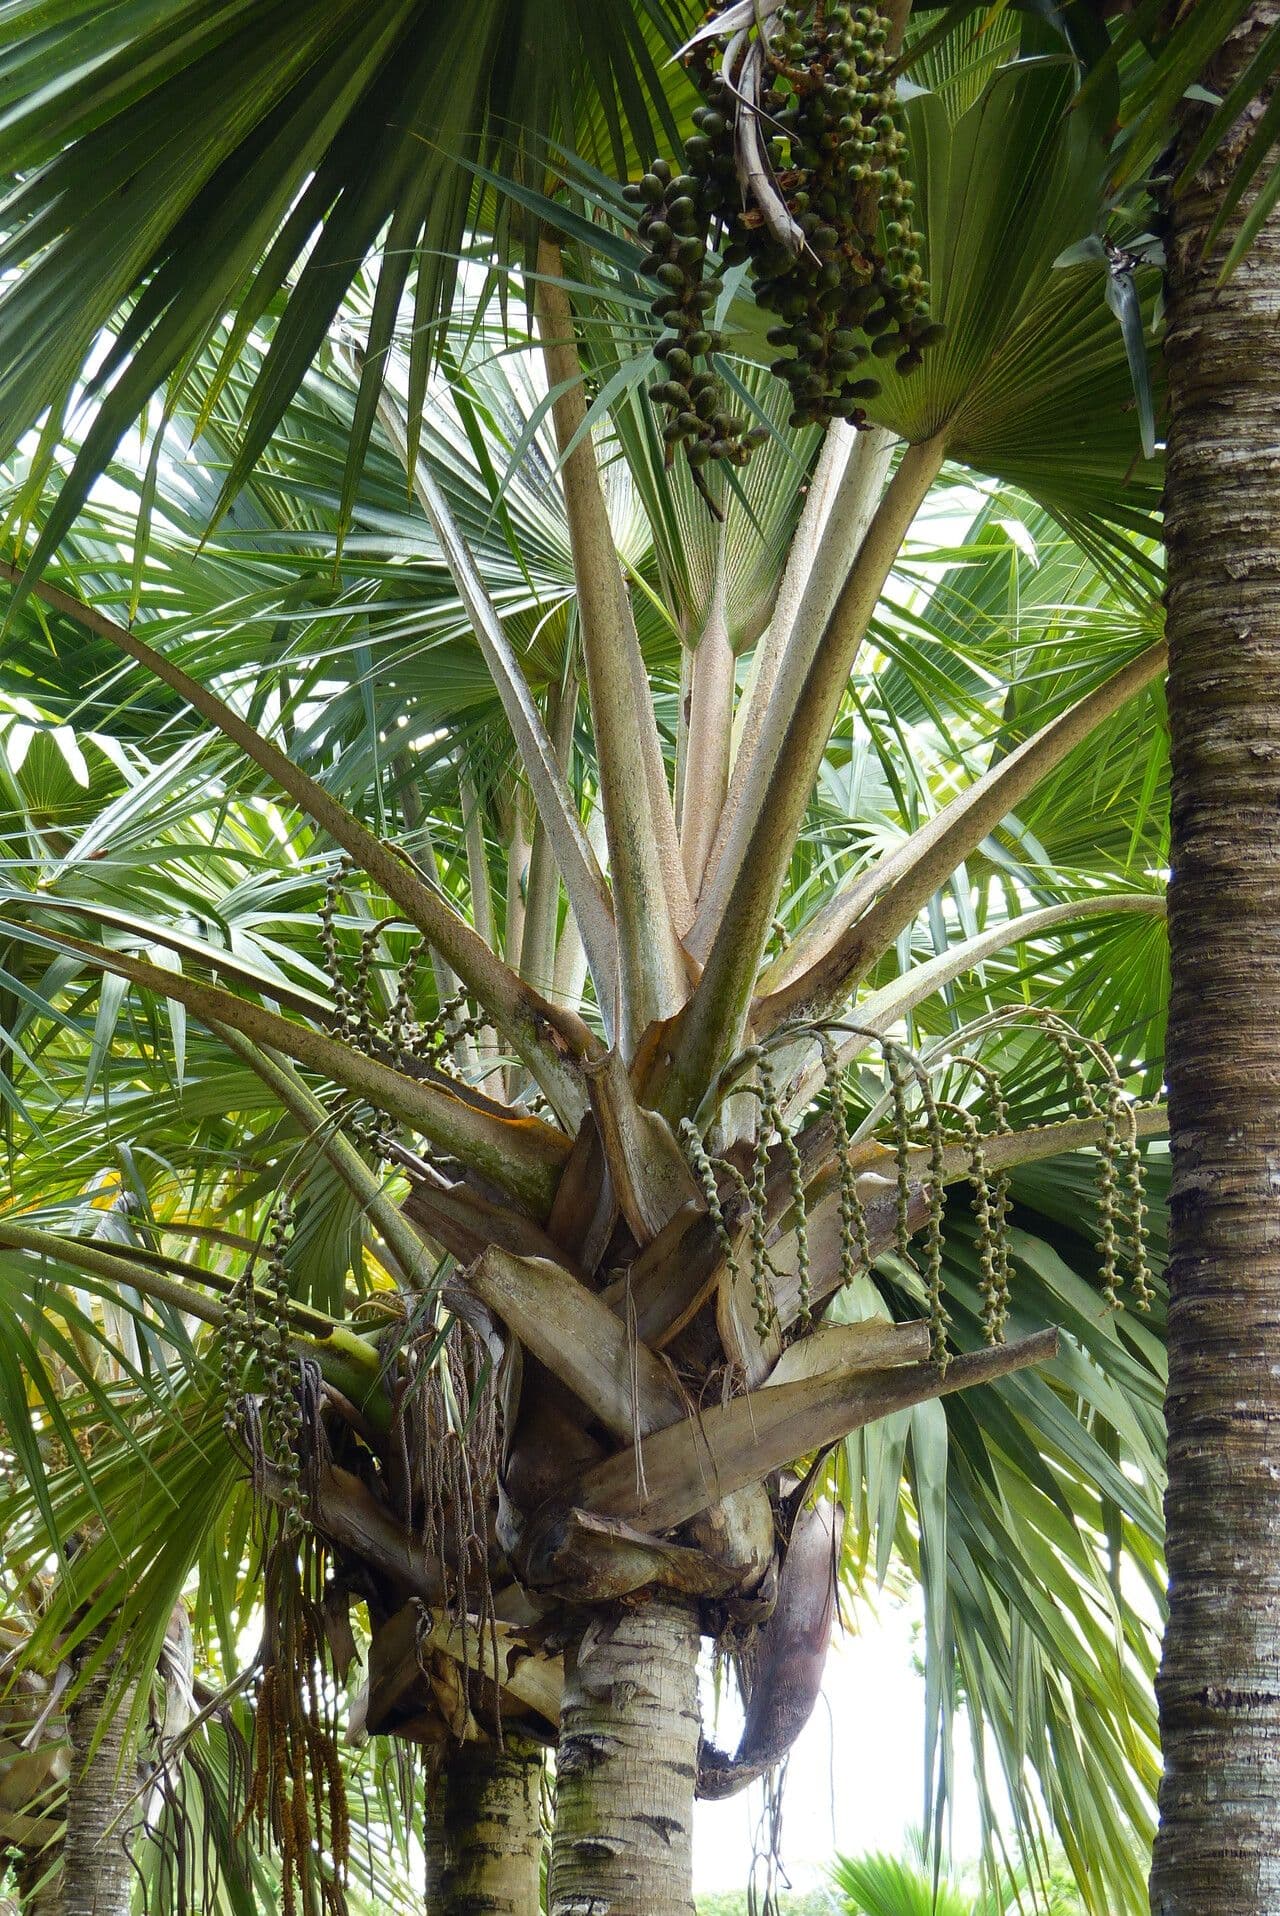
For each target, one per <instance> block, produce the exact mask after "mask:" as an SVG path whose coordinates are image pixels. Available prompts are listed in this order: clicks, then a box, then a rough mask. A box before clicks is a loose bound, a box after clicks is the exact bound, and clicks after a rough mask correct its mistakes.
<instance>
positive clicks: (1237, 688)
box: [1151, 0, 1280, 1916]
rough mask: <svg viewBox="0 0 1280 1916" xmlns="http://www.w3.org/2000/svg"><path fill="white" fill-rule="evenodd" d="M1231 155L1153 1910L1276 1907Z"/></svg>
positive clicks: (1263, 1198) (1189, 222)
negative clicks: (1230, 268) (1229, 271)
mask: <svg viewBox="0 0 1280 1916" xmlns="http://www.w3.org/2000/svg"><path fill="white" fill-rule="evenodd" d="M1278 17H1280V6H1277V5H1276V4H1274V3H1271V0H1269V3H1268V4H1265V5H1263V4H1259V5H1255V6H1254V7H1253V8H1252V9H1251V13H1250V15H1249V16H1248V18H1247V20H1246V22H1245V24H1244V30H1243V31H1242V33H1241V34H1240V35H1239V36H1238V37H1236V38H1233V40H1232V41H1231V42H1229V43H1228V45H1227V46H1226V47H1225V48H1224V49H1223V53H1222V57H1221V62H1220V65H1219V68H1218V70H1217V71H1216V72H1215V73H1214V74H1213V75H1212V76H1211V84H1212V85H1214V86H1215V87H1218V88H1222V87H1225V86H1226V85H1227V84H1229V82H1230V80H1231V78H1232V76H1233V75H1234V74H1235V73H1238V72H1239V71H1240V69H1241V64H1242V62H1243V61H1244V60H1245V59H1247V58H1248V57H1249V54H1250V52H1251V51H1252V50H1254V49H1256V46H1257V44H1258V41H1259V38H1260V36H1261V35H1262V34H1263V33H1265V32H1266V31H1267V30H1268V29H1269V28H1270V27H1271V26H1273V25H1274V24H1275V22H1276V20H1277V18H1278ZM1242 130H1243V129H1242ZM1184 150H1185V149H1184ZM1237 150H1238V148H1237ZM1233 158H1234V154H1233V152H1232V151H1227V152H1226V153H1224V154H1222V155H1220V156H1219V157H1218V159H1217V160H1216V161H1215V162H1213V163H1212V164H1211V166H1210V168H1209V169H1207V170H1206V172H1205V174H1204V175H1203V176H1202V178H1201V179H1200V180H1199V181H1198V182H1197V184H1196V185H1195V187H1194V188H1193V189H1192V190H1191V191H1190V192H1189V193H1188V194H1187V195H1186V196H1185V197H1183V198H1181V199H1180V200H1178V201H1177V202H1176V203H1175V205H1174V206H1173V208H1172V211H1171V231H1170V234H1169V283H1168V331H1167V340H1166V357H1167V362H1168V371H1169V397H1170V413H1171V419H1170V432H1169V456H1168V479H1167V492H1166V514H1167V542H1168V557H1169V586H1168V598H1167V602H1168V630H1169V644H1170V668H1169V706H1170V723H1171V730H1172V748H1173V767H1172V776H1173V786H1172V859H1171V862H1172V872H1173V876H1172V881H1171V884H1170V889H1169V938H1170V945H1171V948H1172V961H1173V983H1172V997H1171V1003H1170V1016H1169V1037H1168V1060H1169V1064H1168V1077H1169V1111H1170V1138H1171V1141H1172V1146H1173V1165H1174V1171H1173V1187H1172V1193H1171V1219H1170V1244H1171V1250H1172V1263H1171V1266H1170V1273H1169V1276H1170V1291H1171V1303H1170V1313H1169V1366H1170V1375H1169V1395H1168V1422H1169V1491H1168V1499H1167V1520H1168V1557H1169V1598H1170V1615H1169V1626H1168V1631H1167V1633H1166V1637H1165V1647H1164V1660H1163V1664H1162V1667H1161V1673H1160V1679H1159V1701H1160V1724H1161V1735H1162V1739H1163V1745H1164V1755H1165V1774H1164V1781H1163V1785H1162V1788H1161V1792H1160V1817H1161V1821H1160V1830H1159V1834H1158V1837H1157V1841H1156V1849H1155V1858H1154V1865H1153V1871H1152V1879H1151V1903H1152V1909H1153V1911H1154V1912H1155V1913H1156V1916H1272V1913H1273V1912H1274V1911H1276V1910H1278V1909H1280V698H1277V687H1278V686H1280V356H1277V350H1276V345H1277V339H1278V338H1280V214H1273V215H1272V217H1271V219H1270V220H1269V221H1268V222H1267V225H1266V226H1265V228H1264V230H1263V231H1262V233H1261V235H1260V236H1259V239H1258V241H1257V244H1256V245H1255V247H1254V249H1253V251H1252V253H1251V254H1250V256H1249V257H1248V258H1247V259H1246V260H1245V261H1244V262H1243V264H1242V265H1240V266H1239V267H1238V268H1237V270H1236V271H1235V273H1234V274H1233V276H1232V277H1231V279H1230V280H1228V281H1227V283H1226V284H1225V286H1221V287H1220V286H1219V285H1218V284H1217V278H1218V273H1219V270H1220V265H1221V260H1222V255H1223V251H1224V248H1223V247H1222V246H1219V247H1217V248H1216V249H1215V252H1214V253H1213V254H1212V255H1210V257H1209V258H1208V259H1205V258H1203V257H1202V251H1203V241H1204V237H1205V234H1206V230H1207V228H1208V226H1209V224H1210V222H1211V220H1212V218H1213V215H1214V212H1215V210H1216V207H1217V205H1218V203H1219V201H1220V198H1221V193H1222V189H1223V186H1224V183H1225V180H1226V178H1227V177H1228V175H1229V171H1230V166H1231V163H1232V160H1233ZM1175 170H1176V169H1175ZM1228 237H1229V236H1228Z"/></svg>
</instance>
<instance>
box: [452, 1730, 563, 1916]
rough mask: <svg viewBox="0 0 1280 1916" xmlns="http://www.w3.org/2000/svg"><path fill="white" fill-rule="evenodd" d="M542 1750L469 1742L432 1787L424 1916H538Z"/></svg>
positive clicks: (515, 1743)
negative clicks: (499, 1746) (425, 1913)
mask: <svg viewBox="0 0 1280 1916" xmlns="http://www.w3.org/2000/svg"><path fill="white" fill-rule="evenodd" d="M541 1787H542V1751H541V1749H540V1747H539V1746H538V1745H537V1744H536V1743H531V1742H528V1741H526V1740H525V1739H524V1738H522V1737H518V1736H516V1735H514V1734H513V1733H512V1732H510V1731H508V1732H507V1735H506V1737H505V1738H504V1742H503V1747H502V1749H498V1748H497V1747H496V1745H494V1744H492V1743H464V1744H462V1745H461V1746H460V1747H459V1748H457V1749H454V1750H451V1751H450V1753H449V1756H448V1759H447V1763H446V1766H445V1768H444V1770H443V1771H442V1772H441V1774H440V1775H439V1776H438V1777H437V1778H436V1779H435V1781H434V1783H433V1784H432V1785H431V1789H430V1794H429V1797H428V1806H427V1807H428V1814H427V1904H426V1907H427V1916H538V1910H539V1877H540V1872H541V1866H542V1821H541Z"/></svg>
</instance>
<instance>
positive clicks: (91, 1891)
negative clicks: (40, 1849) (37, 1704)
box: [62, 1664, 137, 1916]
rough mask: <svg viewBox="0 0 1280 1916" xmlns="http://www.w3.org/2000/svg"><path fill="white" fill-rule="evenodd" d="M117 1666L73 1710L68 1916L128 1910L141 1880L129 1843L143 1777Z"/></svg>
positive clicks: (91, 1684) (113, 1915) (96, 1679)
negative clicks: (116, 1684) (116, 1686)
mask: <svg viewBox="0 0 1280 1916" xmlns="http://www.w3.org/2000/svg"><path fill="white" fill-rule="evenodd" d="M111 1678H112V1672H111V1667H110V1665H109V1664H108V1665H105V1666H104V1667H102V1668H100V1669H99V1670H97V1671H96V1672H95V1673H94V1674H93V1675H91V1676H90V1677H89V1678H88V1679H87V1681H86V1682H85V1683H84V1684H83V1685H82V1687H81V1688H80V1690H79V1693H78V1694H77V1696H76V1699H75V1701H74V1703H72V1705H71V1707H70V1708H69V1710H68V1711H67V1736H68V1742H69V1744H70V1747H71V1770H70V1775H69V1776H68V1778H67V1826H66V1835H65V1837H64V1839H63V1850H62V1910H63V1916H128V1912H129V1903H130V1898H131V1895H132V1890H133V1885H134V1881H135V1878H134V1871H133V1864H132V1862H131V1861H130V1859H129V1852H128V1848H127V1843H128V1837H129V1832H130V1829H131V1828H132V1825H133V1822H134V1818H135V1813H136V1808H137V1805H136V1802H135V1800H134V1799H135V1792H136V1790H137V1776H136V1773H135V1766H134V1764H133V1762H132V1761H131V1760H130V1759H131V1756H132V1743H131V1739H130V1738H129V1710H130V1707H131V1704H132V1701H133V1692H132V1691H126V1692H125V1693H124V1694H123V1695H118V1694H117V1695H113V1694H112V1681H111Z"/></svg>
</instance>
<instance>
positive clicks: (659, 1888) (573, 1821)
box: [547, 1598, 699, 1916]
mask: <svg viewBox="0 0 1280 1916" xmlns="http://www.w3.org/2000/svg"><path fill="white" fill-rule="evenodd" d="M697 1662H698V1624H697V1619H696V1617H695V1615H694V1613H693V1611H692V1610H691V1609H690V1608H689V1607H688V1606H687V1605H686V1604H684V1603H680V1602H675V1601H671V1600H668V1599H666V1598H655V1599H654V1600H653V1601H652V1602H650V1603H646V1604H642V1605H640V1606H639V1607H638V1608H636V1609H633V1610H622V1611H616V1612H610V1613H608V1614H603V1615H601V1616H599V1617H596V1618H593V1620H592V1622H591V1623H590V1624H589V1625H588V1626H587V1628H586V1630H585V1631H584V1632H583V1634H582V1637H581V1638H580V1640H579V1642H578V1644H577V1646H576V1647H575V1649H574V1651H573V1652H572V1654H571V1655H570V1656H569V1657H568V1659H567V1660H566V1667H565V1684H564V1697H563V1701H562V1704H561V1714H560V1749H559V1755H558V1757H557V1762H556V1824H555V1833H554V1835H553V1838H552V1845H551V1880H550V1885H549V1890H548V1896H547V1911H548V1916H692V1911H693V1887H692V1882H693V1847H692V1826H693V1792H694V1784H695V1781H696V1777H697V1762H698V1738H699V1716H698V1677H697Z"/></svg>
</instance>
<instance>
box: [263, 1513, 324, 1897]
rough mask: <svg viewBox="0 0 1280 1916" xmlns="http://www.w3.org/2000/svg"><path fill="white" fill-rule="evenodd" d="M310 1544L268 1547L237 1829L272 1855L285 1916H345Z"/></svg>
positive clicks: (315, 1563)
mask: <svg viewBox="0 0 1280 1916" xmlns="http://www.w3.org/2000/svg"><path fill="white" fill-rule="evenodd" d="M322 1585H323V1566H322V1563H321V1559H320V1554H319V1551H318V1548H317V1547H316V1546H315V1544H314V1541H313V1540H310V1539H308V1540H306V1541H305V1542H304V1546H303V1549H302V1551H301V1552H299V1550H298V1549H297V1547H296V1546H295V1544H294V1543H293V1542H292V1541H291V1540H290V1539H289V1538H288V1537H287V1536H285V1535H280V1536H278V1537H277V1538H276V1539H275V1540H274V1541H273V1543H272V1544H271V1546H270V1547H269V1550H268V1555H267V1568H266V1578H265V1589H264V1598H265V1608H266V1615H267V1627H266V1634H265V1637H264V1640H263V1646H262V1652H261V1667H260V1672H259V1676H258V1684H257V1697H256V1704H255V1709H254V1731H253V1767H252V1771H251V1774H250V1779H249V1791H248V1800H247V1802H246V1805H245V1810H244V1815H243V1817H242V1819H241V1828H242V1829H244V1828H248V1829H251V1830H253V1832H254V1833H255V1834H256V1836H257V1838H258V1841H259V1842H265V1841H266V1840H268V1839H269V1840H270V1841H271V1842H272V1843H273V1844H274V1845H275V1848H276V1850H277V1852H278V1854H279V1856H280V1863H281V1885H280V1889H281V1907H282V1909H283V1911H284V1916H345V1911H346V1907H347V1903H346V1878H347V1865H348V1860H349V1855H350V1844H351V1825H350V1816H349V1812H348V1807H347V1796H346V1787H345V1784H344V1781H343V1775H342V1767H341V1763H340V1761H339V1757H338V1747H337V1720H336V1713H335V1708H334V1686H333V1684H332V1682H331V1681H330V1675H331V1673H330V1671H329V1669H328V1666H327V1661H326V1650H325V1635H324V1629H323V1624H322V1621H321V1616H320V1608H319V1591H320V1589H321V1587H322Z"/></svg>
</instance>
